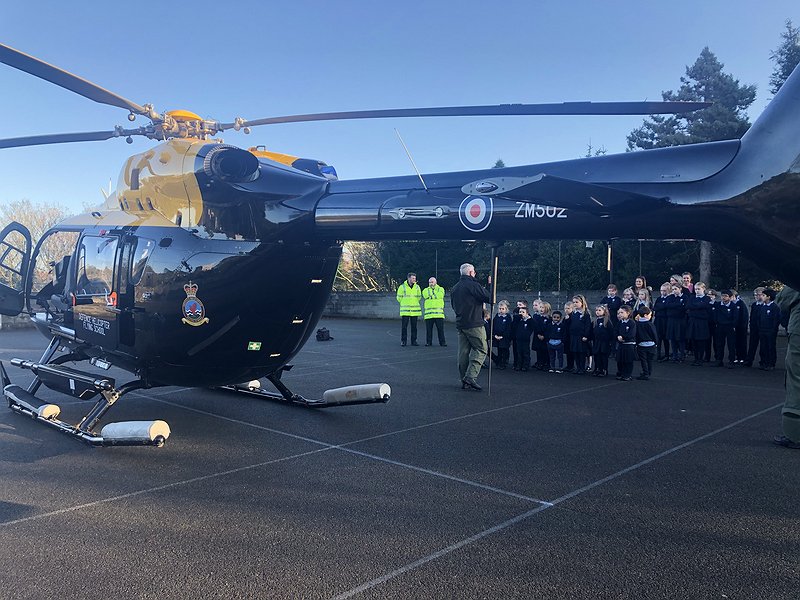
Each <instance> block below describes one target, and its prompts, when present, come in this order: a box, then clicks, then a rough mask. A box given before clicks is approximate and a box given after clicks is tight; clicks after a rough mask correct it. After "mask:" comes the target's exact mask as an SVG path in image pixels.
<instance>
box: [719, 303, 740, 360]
mask: <svg viewBox="0 0 800 600" xmlns="http://www.w3.org/2000/svg"><path fill="white" fill-rule="evenodd" d="M720 298H721V299H722V302H721V303H720V304H718V305H717V307H716V308H715V313H714V317H715V318H716V327H715V329H714V353H715V354H716V355H717V363H716V364H717V366H718V367H722V366H726V367H728V368H729V369H732V368H733V361H734V360H736V323H737V322H738V320H739V309H738V308H737V307H736V305H735V304H734V303H733V302H732V300H733V298H731V291H730V290H722V291H721V292H720ZM726 346H727V347H728V364H727V365H725V364H724V363H725V347H726Z"/></svg>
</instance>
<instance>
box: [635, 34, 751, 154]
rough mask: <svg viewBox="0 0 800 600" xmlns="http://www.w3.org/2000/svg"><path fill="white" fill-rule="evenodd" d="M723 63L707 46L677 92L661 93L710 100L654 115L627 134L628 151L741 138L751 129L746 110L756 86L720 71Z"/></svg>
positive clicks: (671, 97) (667, 98)
mask: <svg viewBox="0 0 800 600" xmlns="http://www.w3.org/2000/svg"><path fill="white" fill-rule="evenodd" d="M724 66H725V65H723V64H722V63H721V62H719V60H717V57H716V56H715V55H714V53H713V52H711V50H709V49H708V47H705V48H703V51H702V52H701V53H700V57H699V58H698V59H697V61H695V63H694V64H693V65H692V66H691V67H686V75H685V76H684V77H681V84H682V85H681V87H680V88H679V89H678V91H677V92H673V91H672V90H669V91H666V92H662V93H661V97H662V98H663V99H664V100H665V101H674V100H684V101H693V102H713V103H714V104H713V106H710V107H709V108H706V109H704V110H698V111H694V112H692V113H685V114H681V115H669V116H660V115H653V116H651V117H648V118H649V120H645V122H644V124H643V125H642V126H641V127H639V128H638V129H634V130H633V131H632V132H631V133H630V135H628V150H635V149H637V148H638V149H643V150H649V149H651V148H665V147H667V146H679V145H682V144H696V143H698V142H714V141H717V140H730V139H736V138H740V137H742V136H743V135H744V134H745V132H746V131H747V130H748V129H749V128H750V121H749V120H748V118H747V115H746V113H745V111H746V110H747V108H748V107H749V106H750V105H751V104H752V103H753V100H755V98H756V86H754V85H741V84H740V83H739V80H738V79H734V78H733V77H732V76H731V75H728V74H727V73H723V72H722V69H723V67H724Z"/></svg>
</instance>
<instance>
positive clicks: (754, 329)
mask: <svg viewBox="0 0 800 600" xmlns="http://www.w3.org/2000/svg"><path fill="white" fill-rule="evenodd" d="M753 298H754V302H753V303H752V304H751V305H750V323H749V325H750V340H749V342H750V343H749V345H748V346H747V358H746V359H745V361H744V366H745V367H752V366H753V361H754V360H755V359H756V349H757V348H758V339H759V335H758V320H759V319H760V318H761V308H762V307H763V306H764V288H763V287H760V286H759V287H757V288H756V289H754V290H753Z"/></svg>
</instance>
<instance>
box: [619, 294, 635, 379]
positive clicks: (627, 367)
mask: <svg viewBox="0 0 800 600" xmlns="http://www.w3.org/2000/svg"><path fill="white" fill-rule="evenodd" d="M617 317H618V318H619V324H618V325H617V379H619V380H620V381H631V380H632V379H633V377H631V374H632V373H633V363H634V361H635V360H636V321H634V320H633V319H631V307H630V306H627V305H624V304H623V305H622V306H621V307H620V309H619V310H618V311H617Z"/></svg>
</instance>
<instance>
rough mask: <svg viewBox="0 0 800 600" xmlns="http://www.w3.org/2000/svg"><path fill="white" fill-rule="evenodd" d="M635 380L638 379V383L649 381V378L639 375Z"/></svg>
mask: <svg viewBox="0 0 800 600" xmlns="http://www.w3.org/2000/svg"><path fill="white" fill-rule="evenodd" d="M636 379H638V380H639V381H649V380H650V377H648V376H647V375H639V376H638V377H637V378H636Z"/></svg>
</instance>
